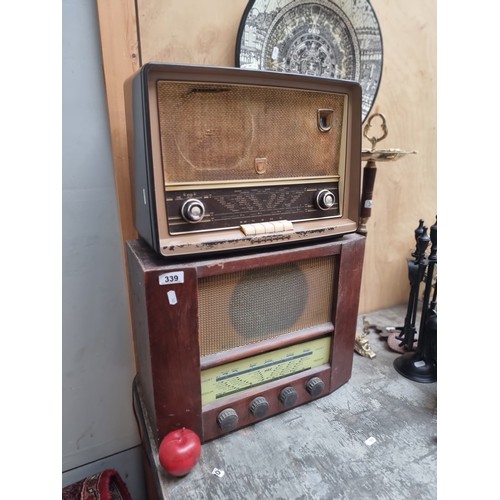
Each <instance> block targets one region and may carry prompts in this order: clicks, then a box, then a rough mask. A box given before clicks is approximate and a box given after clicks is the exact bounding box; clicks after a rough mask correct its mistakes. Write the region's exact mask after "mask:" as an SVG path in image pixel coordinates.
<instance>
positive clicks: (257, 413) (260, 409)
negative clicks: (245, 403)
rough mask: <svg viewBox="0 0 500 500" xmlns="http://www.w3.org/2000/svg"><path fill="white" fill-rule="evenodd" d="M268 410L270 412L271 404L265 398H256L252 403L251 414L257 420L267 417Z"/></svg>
mask: <svg viewBox="0 0 500 500" xmlns="http://www.w3.org/2000/svg"><path fill="white" fill-rule="evenodd" d="M268 410H269V403H268V402H267V399H266V398H264V397H263V396H259V397H257V398H255V399H254V400H253V401H252V402H251V403H250V413H251V414H252V415H253V416H254V417H255V418H262V417H265V416H266V415H267V412H268Z"/></svg>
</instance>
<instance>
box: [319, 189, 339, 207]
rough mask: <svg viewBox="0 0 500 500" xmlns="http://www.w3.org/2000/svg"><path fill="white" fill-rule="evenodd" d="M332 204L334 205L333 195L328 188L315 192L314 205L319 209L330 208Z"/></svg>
mask: <svg viewBox="0 0 500 500" xmlns="http://www.w3.org/2000/svg"><path fill="white" fill-rule="evenodd" d="M333 205H335V195H334V194H333V193H332V192H331V191H328V189H322V190H321V191H320V192H319V193H318V194H316V206H317V207H318V208H319V209H320V210H330V208H332V207H333Z"/></svg>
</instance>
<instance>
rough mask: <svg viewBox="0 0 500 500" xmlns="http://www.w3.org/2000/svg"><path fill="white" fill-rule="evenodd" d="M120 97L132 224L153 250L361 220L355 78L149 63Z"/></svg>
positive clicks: (250, 242) (302, 237)
mask: <svg viewBox="0 0 500 500" xmlns="http://www.w3.org/2000/svg"><path fill="white" fill-rule="evenodd" d="M125 96H126V109H127V129H128V137H129V139H128V142H129V146H130V164H131V166H132V167H133V169H132V173H131V176H132V181H133V182H132V184H133V188H134V195H133V198H134V213H135V215H134V217H135V226H136V229H137V231H138V233H139V234H140V235H141V236H142V237H143V238H144V239H145V240H146V241H147V242H148V243H149V244H150V245H151V247H152V248H153V249H154V250H155V251H156V252H158V253H159V254H161V255H163V256H171V255H172V256H176V255H181V256H182V255H189V254H197V253H211V252H224V251H228V250H238V249H249V248H262V247H267V246H271V245H279V244H283V243H300V242H306V241H311V240H316V239H322V238H327V237H334V236H339V235H342V234H347V233H352V232H355V231H356V230H357V225H358V219H359V210H360V205H359V200H360V177H361V87H360V85H359V84H358V83H357V82H352V81H344V80H333V79H328V78H319V77H311V76H304V75H298V74H285V73H279V72H271V71H253V70H246V69H241V68H221V67H206V66H190V65H168V64H158V63H150V64H146V65H145V66H143V67H142V68H141V70H140V71H139V72H138V73H137V74H135V75H133V76H132V77H131V78H130V79H129V80H128V81H127V82H126V84H125Z"/></svg>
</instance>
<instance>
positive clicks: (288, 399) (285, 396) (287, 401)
mask: <svg viewBox="0 0 500 500" xmlns="http://www.w3.org/2000/svg"><path fill="white" fill-rule="evenodd" d="M297 398H298V394H297V391H296V390H295V389H294V388H293V387H285V388H284V389H282V391H281V392H280V396H279V399H280V402H281V404H282V405H283V406H285V407H286V408H289V407H290V406H293V405H294V404H295V403H296V402H297Z"/></svg>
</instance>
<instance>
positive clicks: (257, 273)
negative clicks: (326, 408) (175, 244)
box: [127, 234, 365, 443]
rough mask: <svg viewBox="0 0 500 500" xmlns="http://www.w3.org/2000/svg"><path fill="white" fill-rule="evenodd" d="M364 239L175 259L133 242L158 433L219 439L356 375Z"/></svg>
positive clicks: (134, 296) (149, 405) (145, 366)
mask: <svg viewBox="0 0 500 500" xmlns="http://www.w3.org/2000/svg"><path fill="white" fill-rule="evenodd" d="M364 247H365V237H364V236H361V235H359V234H348V235H345V236H344V237H343V238H340V239H335V240H332V241H328V242H312V243H304V244H302V245H295V246H289V247H287V248H281V249H274V248H273V249H268V250H267V251H260V252H255V253H254V252H240V253H238V255H233V256H224V257H219V258H217V259H215V258H214V259H207V258H206V257H205V258H204V259H198V260H186V259H181V260H180V261H178V262H167V261H166V259H164V258H162V257H161V256H159V255H158V254H157V253H155V252H154V251H153V250H152V249H151V248H150V247H149V246H148V245H147V244H146V243H145V242H144V241H143V240H142V239H139V240H134V241H129V242H127V257H128V269H129V281H130V288H131V309H132V319H133V332H134V344H135V352H136V361H137V379H136V381H137V389H138V390H139V391H140V396H141V400H142V402H143V403H142V404H143V406H144V408H143V410H144V411H145V412H146V413H147V415H148V420H149V422H150V425H151V427H152V429H153V432H154V435H155V437H156V439H157V441H158V443H159V442H161V440H162V439H163V437H164V436H165V435H166V434H167V433H168V432H170V431H172V430H174V429H178V428H181V427H186V428H189V429H191V430H193V431H195V432H196V433H197V434H198V435H199V436H200V438H201V440H202V441H209V440H211V439H214V438H217V437H219V436H222V435H224V434H226V433H227V432H231V431H233V430H236V429H239V428H241V427H245V426H248V425H251V424H255V423H257V422H259V421H261V420H263V419H264V418H268V417H271V416H273V415H276V414H278V413H281V412H284V411H286V410H290V409H292V408H294V407H296V406H298V405H301V404H304V403H308V402H310V401H312V400H314V399H316V398H319V397H322V396H326V395H328V394H330V393H332V392H333V391H335V390H336V389H338V388H339V387H340V386H341V385H343V384H344V383H346V382H347V381H348V380H349V378H350V377H351V371H352V363H353V349H354V337H355V333H356V322H357V312H358V305H359V289H360V283H361V273H362V266H363V254H364ZM214 373H215V375H214Z"/></svg>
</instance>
